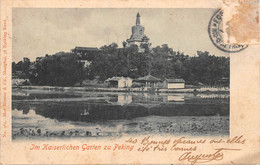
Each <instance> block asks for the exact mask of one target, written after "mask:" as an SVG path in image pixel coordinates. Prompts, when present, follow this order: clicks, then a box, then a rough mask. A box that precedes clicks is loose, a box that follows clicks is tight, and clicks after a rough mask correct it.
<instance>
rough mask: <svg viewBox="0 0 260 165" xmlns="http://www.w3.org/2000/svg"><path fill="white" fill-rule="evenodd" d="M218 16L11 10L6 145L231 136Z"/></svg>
mask: <svg viewBox="0 0 260 165" xmlns="http://www.w3.org/2000/svg"><path fill="white" fill-rule="evenodd" d="M221 12H222V11H221V10H220V9H218V8H164V9H162V8H150V9H145V8H125V9H123V8H13V9H12V24H13V27H12V140H13V141H16V140H33V139H37V140H48V139H79V138H80V139H81V138H85V139H87V138H89V139H91V138H92V139H104V138H120V137H123V136H129V135H133V136H135V135H159V136H166V135H174V136H180V135H183V136H194V137H201V136H220V137H222V136H223V137H227V136H229V134H230V57H229V53H232V51H234V52H239V51H242V50H244V49H246V48H247V47H246V46H243V45H242V46H237V47H235V48H234V47H231V46H225V45H224V46H223V44H221V40H222V37H223V36H222V33H221V32H222V30H221V27H222V26H219V25H221V20H222V19H220V18H219V17H220V16H221V15H222V13H221ZM234 49H235V50H234Z"/></svg>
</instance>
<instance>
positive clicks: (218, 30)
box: [208, 9, 248, 53]
mask: <svg viewBox="0 0 260 165" xmlns="http://www.w3.org/2000/svg"><path fill="white" fill-rule="evenodd" d="M208 33H209V38H210V40H211V41H212V43H213V44H214V45H215V46H216V47H217V48H218V49H220V50H222V51H224V52H227V53H236V52H240V51H242V50H244V49H246V48H247V47H248V45H242V44H234V43H226V42H225V41H224V33H225V30H224V29H223V10H222V9H218V10H217V11H216V12H215V13H214V14H213V16H212V17H211V19H210V21H209V26H208Z"/></svg>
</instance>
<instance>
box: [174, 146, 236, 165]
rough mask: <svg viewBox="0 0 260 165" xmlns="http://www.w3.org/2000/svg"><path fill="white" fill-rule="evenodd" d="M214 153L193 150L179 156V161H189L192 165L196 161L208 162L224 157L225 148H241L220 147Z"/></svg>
mask: <svg viewBox="0 0 260 165" xmlns="http://www.w3.org/2000/svg"><path fill="white" fill-rule="evenodd" d="M215 150H216V152H215V153H213V154H192V152H185V153H184V154H182V155H181V156H180V157H179V161H188V162H190V163H191V165H194V164H196V163H207V162H210V161H213V160H215V161H220V160H222V159H223V158H224V153H223V151H224V150H240V149H231V148H218V149H215Z"/></svg>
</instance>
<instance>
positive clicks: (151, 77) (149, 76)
mask: <svg viewBox="0 0 260 165" xmlns="http://www.w3.org/2000/svg"><path fill="white" fill-rule="evenodd" d="M137 81H153V82H154V81H161V79H159V78H156V77H154V76H152V75H148V76H145V77H140V78H138V79H137Z"/></svg>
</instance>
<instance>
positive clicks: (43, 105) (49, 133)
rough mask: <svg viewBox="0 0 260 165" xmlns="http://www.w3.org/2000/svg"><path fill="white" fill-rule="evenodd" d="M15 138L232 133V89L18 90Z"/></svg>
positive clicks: (14, 110) (14, 108)
mask: <svg viewBox="0 0 260 165" xmlns="http://www.w3.org/2000/svg"><path fill="white" fill-rule="evenodd" d="M12 130H13V131H12V133H13V139H50V138H83V137H84V138H85V137H86V138H91V137H92V138H93V137H95V138H99V137H120V136H124V135H125V134H127V135H134V134H135V135H136V134H138V135H145V134H160V135H167V134H170V135H193V136H208V135H218V136H219V135H221V136H222V135H223V136H226V135H229V95H228V94H210V95H207V94H197V95H194V94H185V93H178V94H177V93H171V94H166V93H165V94H162V93H160V94H154V95H151V94H147V93H112V92H110V93H109V92H84V91H82V92H79V91H78V92H75V91H74V92H73V91H70V92H64V91H44V90H32V89H31V90H22V89H14V90H13V95H12Z"/></svg>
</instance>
